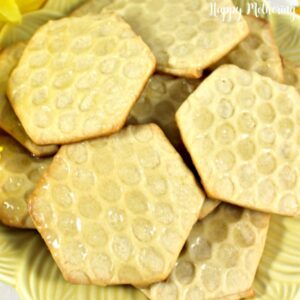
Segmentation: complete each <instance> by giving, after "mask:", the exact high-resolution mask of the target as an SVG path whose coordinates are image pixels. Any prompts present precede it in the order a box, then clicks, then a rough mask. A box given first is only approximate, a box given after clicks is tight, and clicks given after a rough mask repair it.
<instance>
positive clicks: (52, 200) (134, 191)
mask: <svg viewBox="0 0 300 300" xmlns="http://www.w3.org/2000/svg"><path fill="white" fill-rule="evenodd" d="M203 200H204V195H203V193H202V191H201V190H200V188H199V187H198V185H197V183H196V181H195V179H194V177H193V175H192V173H191V172H190V171H189V169H188V168H187V167H186V166H185V164H184V163H183V161H182V159H181V157H180V156H179V154H178V153H177V152H176V151H175V150H174V148H173V147H172V146H171V144H170V143H169V142H168V140H167V139H166V137H165V136H164V134H163V133H162V131H161V130H160V129H159V127H157V126H156V125H154V124H149V125H140V126H129V127H127V128H125V129H123V130H122V131H120V132H119V133H117V134H114V135H111V136H109V137H106V138H99V139H95V140H91V141H85V142H82V143H77V144H72V145H65V146H62V147H61V149H60V150H59V152H58V153H57V154H56V156H55V157H54V160H53V163H52V164H51V166H50V167H49V169H48V172H47V173H46V174H45V175H44V176H43V178H42V180H41V181H40V183H39V185H38V187H37V189H36V190H35V192H34V193H33V196H32V198H31V200H30V211H31V216H32V218H33V221H34V224H35V225H36V227H37V229H38V231H39V232H40V233H41V235H42V237H43V238H44V240H45V241H46V243H47V245H48V247H49V249H50V251H51V253H52V255H53V257H54V259H55V260H56V262H57V264H58V266H59V268H60V269H61V271H62V273H63V275H64V277H65V278H66V279H67V280H69V281H71V282H73V283H83V284H88V283H92V284H97V285H107V284H134V285H147V284H149V283H153V282H156V281H159V280H163V279H165V278H166V277H167V276H168V274H169V273H170V271H171V270H172V268H173V267H174V265H175V262H176V259H177V257H178V255H179V253H180V250H181V248H182V246H183V245H184V242H185V240H186V238H187V237H188V234H189V232H190V230H191V228H192V226H193V224H194V223H195V222H196V220H197V218H198V216H199V212H200V209H201V206H202V202H203Z"/></svg>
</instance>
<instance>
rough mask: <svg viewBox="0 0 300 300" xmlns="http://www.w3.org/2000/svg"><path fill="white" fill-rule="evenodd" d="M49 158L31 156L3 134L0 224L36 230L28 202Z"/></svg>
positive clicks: (0, 138) (0, 156) (0, 148)
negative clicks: (29, 212)
mask: <svg viewBox="0 0 300 300" xmlns="http://www.w3.org/2000/svg"><path fill="white" fill-rule="evenodd" d="M50 161H51V159H50V158H43V159H38V158H34V157H32V156H31V155H30V154H29V153H28V152H27V151H25V149H24V148H23V147H21V146H20V145H19V144H18V143H17V142H16V141H14V140H13V139H12V138H11V137H9V136H7V135H3V133H1V135H0V167H1V178H0V186H1V193H0V222H1V223H3V224H6V225H8V226H12V227H18V228H34V226H33V223H32V220H31V218H30V216H29V214H28V207H27V201H28V198H29V195H30V194H31V192H32V190H33V189H34V187H35V185H36V183H37V181H38V180H39V179H40V177H41V175H42V173H43V172H44V171H45V169H46V168H47V167H48V165H49V164H50Z"/></svg>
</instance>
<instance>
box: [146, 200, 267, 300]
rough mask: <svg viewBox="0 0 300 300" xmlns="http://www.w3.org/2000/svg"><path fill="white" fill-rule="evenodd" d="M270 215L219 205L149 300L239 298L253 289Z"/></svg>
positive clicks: (197, 228)
mask: <svg viewBox="0 0 300 300" xmlns="http://www.w3.org/2000/svg"><path fill="white" fill-rule="evenodd" d="M269 220H270V216H269V215H268V214H264V213H260V212H256V211H252V210H249V209H243V208H241V207H237V206H233V205H230V204H225V203H224V204H221V205H220V206H219V207H218V208H217V209H216V210H215V211H214V212H213V213H212V214H210V215H209V216H208V217H206V218H205V219H203V220H202V221H199V222H198V223H197V224H196V225H195V226H194V227H193V229H192V231H191V234H190V236H189V238H188V240H187V242H186V244H185V247H184V248H183V250H182V252H181V254H180V257H179V259H178V261H177V264H176V267H175V268H174V269H173V271H172V273H171V275H170V276H169V278H168V279H167V280H166V281H165V282H159V283H155V284H153V285H151V286H150V287H149V289H148V290H146V293H147V294H148V296H149V298H150V299H151V300H173V299H178V300H185V299H187V300H192V299H197V300H198V299H240V298H241V297H245V296H249V295H251V294H252V291H251V287H252V283H253V280H254V276H255V273H256V269H257V267H258V264H259V261H260V258H261V255H262V253H263V249H264V245H265V240H266V237H267V232H268V227H269Z"/></svg>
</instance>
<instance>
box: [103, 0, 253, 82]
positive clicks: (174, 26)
mask: <svg viewBox="0 0 300 300" xmlns="http://www.w3.org/2000/svg"><path fill="white" fill-rule="evenodd" d="M217 5H218V7H223V6H225V7H227V8H228V9H230V8H232V9H233V8H234V6H233V4H232V2H231V1H230V0H219V1H218V4H217ZM212 7H213V4H212V2H211V1H210V0H181V1H172V0H141V1H131V0H114V1H112V3H111V4H110V5H108V6H105V7H104V9H103V11H115V12H116V13H118V14H119V15H120V16H122V17H123V18H124V19H125V20H126V21H127V22H128V23H129V24H130V25H131V26H132V28H133V29H134V31H135V32H136V33H137V34H139V35H140V36H141V37H142V38H143V40H144V41H145V42H146V43H147V44H148V45H149V47H150V48H151V49H152V51H153V53H154V55H155V57H156V59H157V63H158V66H157V69H158V70H159V71H162V72H165V73H168V74H172V75H179V76H184V77H197V78H198V77H200V76H201V74H202V70H203V69H205V68H207V67H208V66H209V65H211V64H212V63H214V62H216V61H218V60H219V59H220V58H221V57H223V56H224V55H225V54H226V53H228V52H229V51H230V50H232V49H233V48H234V47H235V46H236V45H237V44H238V43H239V42H240V41H241V40H243V38H245V37H246V36H247V34H248V33H249V29H248V26H247V23H246V22H245V21H244V19H243V18H242V17H241V16H240V15H239V14H237V13H236V12H235V13H233V14H232V16H231V18H230V19H226V20H225V21H224V20H223V19H222V18H223V17H222V16H221V15H220V14H218V13H217V15H216V16H211V15H210V14H211V13H213V8H212Z"/></svg>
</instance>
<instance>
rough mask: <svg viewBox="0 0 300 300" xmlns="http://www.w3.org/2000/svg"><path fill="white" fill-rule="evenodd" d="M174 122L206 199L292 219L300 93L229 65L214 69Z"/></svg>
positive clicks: (296, 202) (298, 205) (298, 207)
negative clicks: (209, 198)
mask: <svg viewBox="0 0 300 300" xmlns="http://www.w3.org/2000/svg"><path fill="white" fill-rule="evenodd" d="M176 120H177V123H178V126H179V129H180V133H181V136H182V138H183V142H184V144H185V146H186V147H187V150H188V151H189V152H190V154H191V157H192V160H193V162H194V164H195V167H196V169H197V171H198V173H199V175H200V177H201V179H202V184H203V186H204V188H205V190H206V192H207V195H208V197H212V198H214V199H220V200H223V201H227V202H231V203H234V204H237V205H240V206H245V207H248V208H253V209H257V210H261V211H265V212H272V213H276V214H282V215H290V216H293V215H298V214H299V213H300V196H299V192H298V191H299V187H300V180H299V179H300V172H299V168H298V165H299V163H300V161H299V159H300V156H299V155H300V152H299V149H298V148H299V145H300V126H299V124H300V95H299V94H298V93H297V91H296V89H295V88H294V87H291V86H287V85H283V84H280V83H278V82H276V81H273V80H271V79H269V78H267V77H264V76H261V75H259V74H258V73H255V72H249V71H245V70H242V69H240V68H238V67H236V66H233V65H225V66H222V67H220V68H219V69H217V70H216V71H215V72H213V73H212V75H210V76H209V77H208V78H207V79H206V80H204V81H203V82H202V83H201V84H200V86H199V88H198V89H196V91H195V92H194V93H193V94H191V96H190V97H189V98H188V99H187V100H186V101H185V102H184V103H183V104H182V106H181V107H180V108H179V110H178V111H177V113H176Z"/></svg>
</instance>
